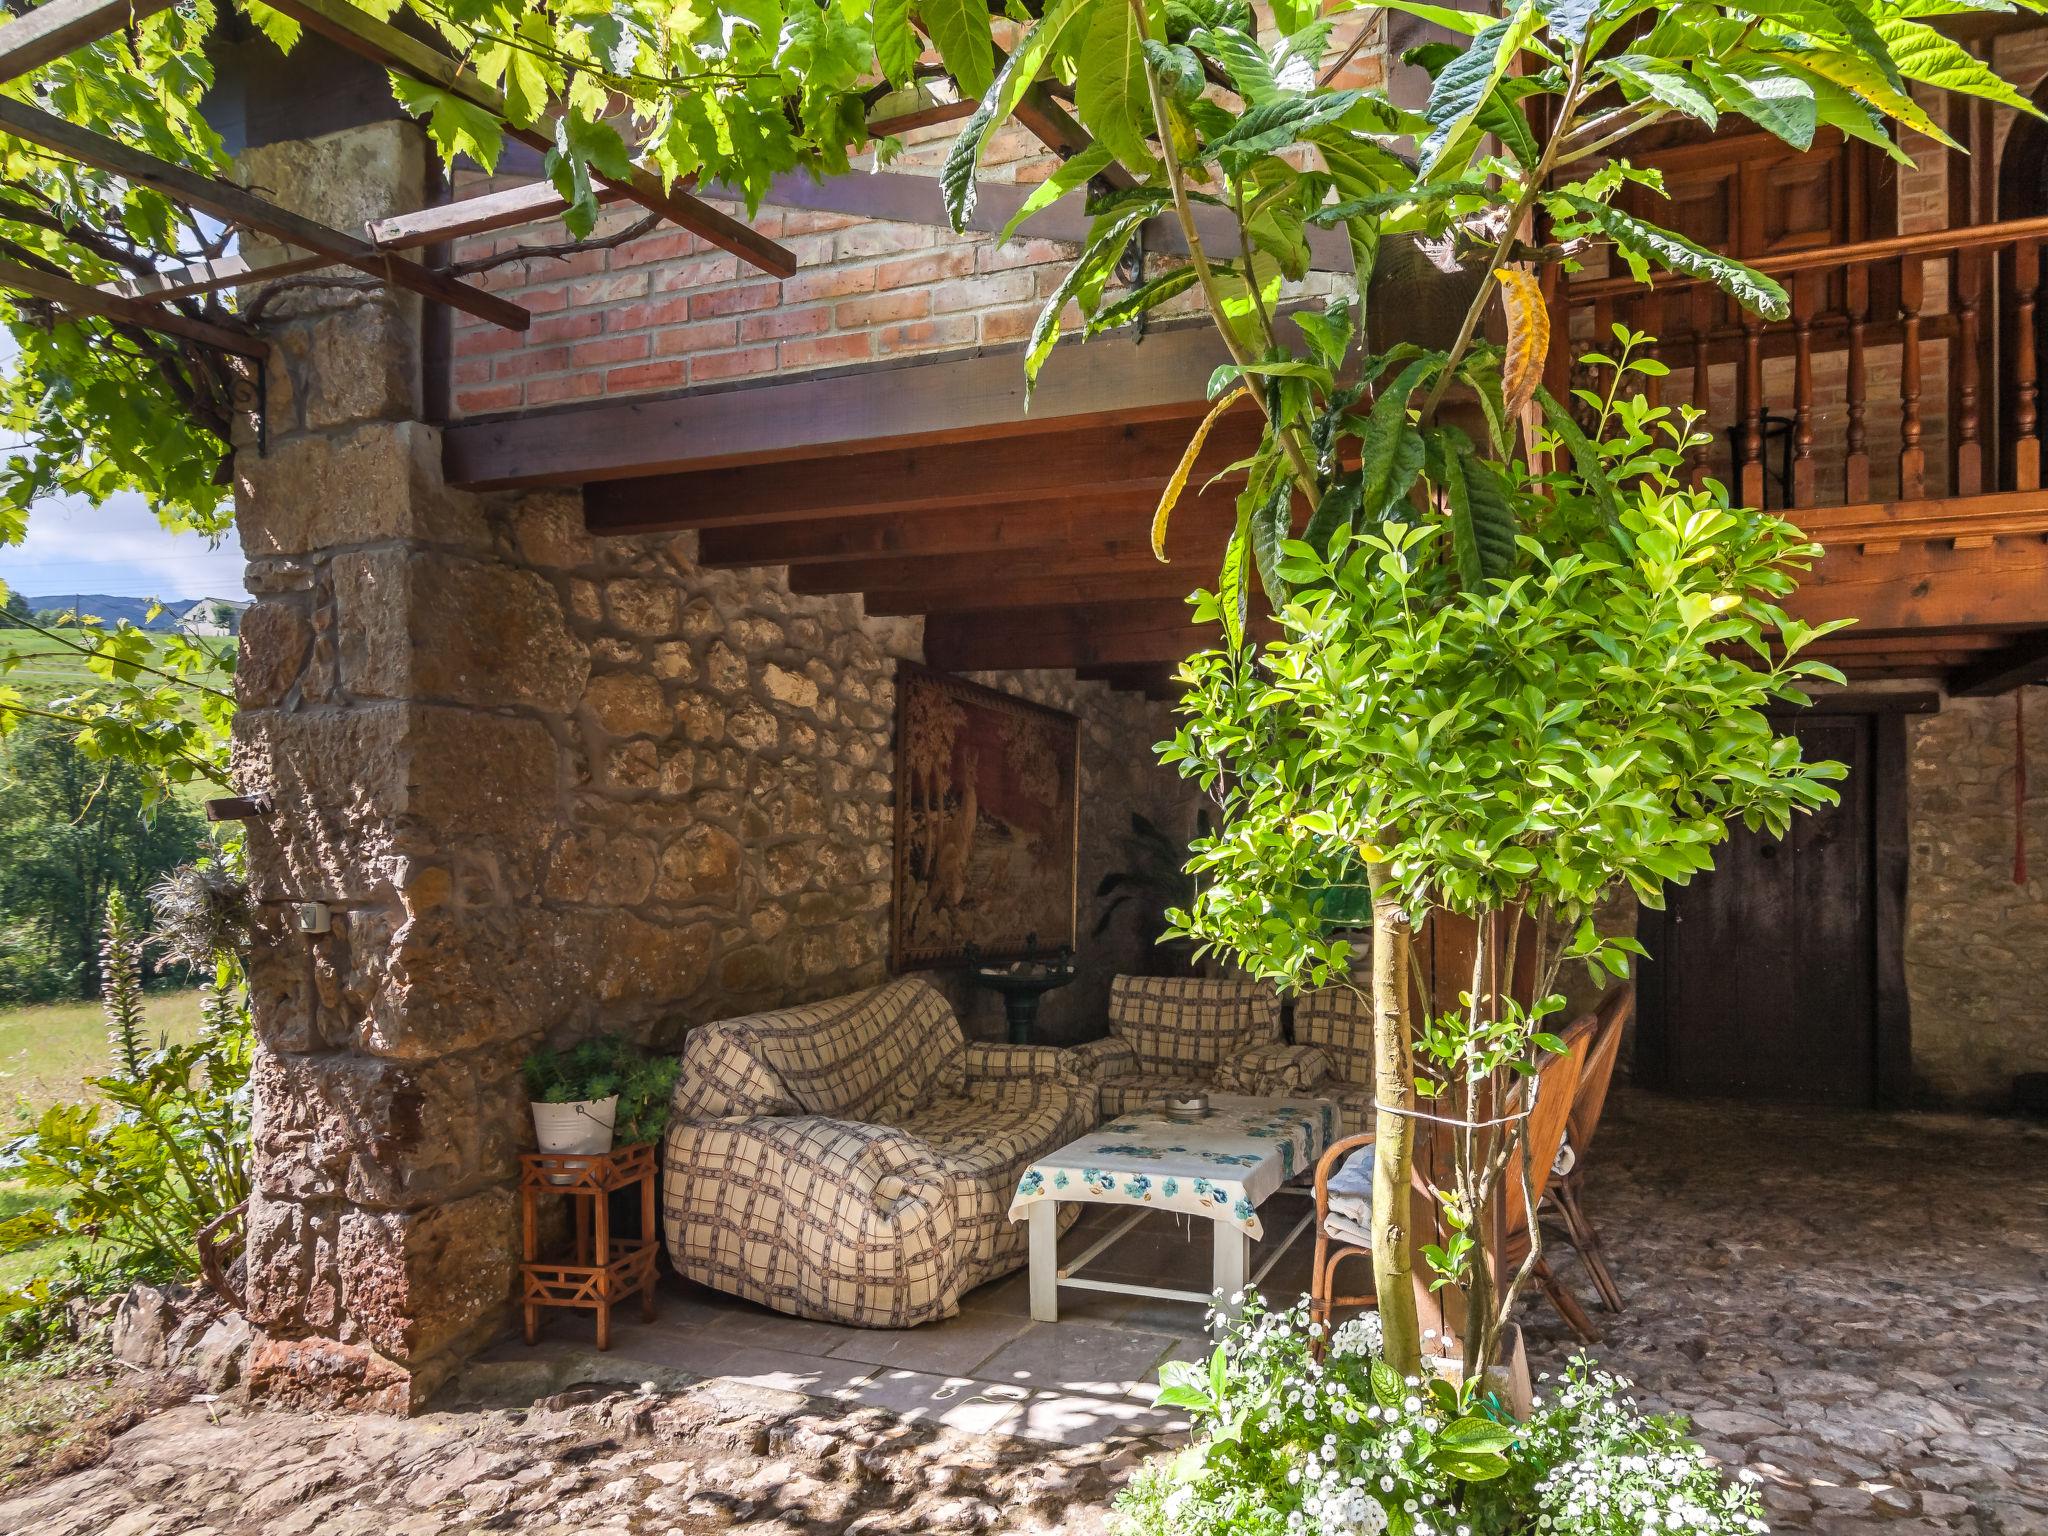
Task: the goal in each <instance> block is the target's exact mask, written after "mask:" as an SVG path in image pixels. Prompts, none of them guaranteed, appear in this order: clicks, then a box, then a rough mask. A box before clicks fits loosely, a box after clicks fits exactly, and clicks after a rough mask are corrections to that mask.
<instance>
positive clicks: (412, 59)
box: [274, 0, 796, 277]
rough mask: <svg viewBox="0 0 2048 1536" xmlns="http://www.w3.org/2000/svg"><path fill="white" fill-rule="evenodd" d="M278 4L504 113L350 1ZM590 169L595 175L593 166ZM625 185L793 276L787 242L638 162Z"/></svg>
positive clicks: (725, 244) (649, 204) (709, 236)
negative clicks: (665, 182) (669, 182)
mask: <svg viewBox="0 0 2048 1536" xmlns="http://www.w3.org/2000/svg"><path fill="white" fill-rule="evenodd" d="M274 4H275V8H276V9H277V10H280V11H283V12H284V13H285V14H286V15H287V16H290V17H292V18H293V19H294V20H296V21H298V22H299V23H301V24H302V25H304V26H306V27H309V28H311V29H312V30H313V31H315V32H318V33H319V34H320V35H321V36H322V37H325V38H327V39H328V40H329V41H330V42H334V43H338V44H340V45H341V46H342V47H344V48H346V49H348V50H349V51H350V52H352V53H359V54H361V55H363V56H364V57H365V58H368V59H371V60H373V61H374V62H376V63H378V64H382V65H384V66H385V67H387V68H390V69H396V70H398V71H399V72H400V73H401V74H407V75H411V76H413V77H414V78H416V79H419V80H423V81H425V82H426V83H428V84H429V85H438V86H440V87H441V88H442V89H443V90H446V91H452V92H454V93H455V94H456V95H458V96H460V97H462V99H463V100H465V101H467V102H470V103H471V104H472V105H475V106H479V107H482V108H483V109H484V110H485V111H486V112H489V113H492V114H494V115H495V116H497V117H500V118H503V117H504V116H505V98H504V95H503V93H501V92H499V91H498V90H496V89H494V88H493V87H491V86H488V85H486V84H484V82H483V81H481V80H479V79H478V78H477V77H476V76H475V75H474V74H472V73H471V72H470V71H469V70H467V69H465V68H463V67H462V65H461V64H460V63H458V62H457V61H456V60H454V59H452V58H450V57H449V56H448V55H447V54H445V53H442V52H441V51H440V50H439V49H437V48H434V47H431V46H429V45H428V44H426V43H423V42H421V41H419V40H418V39H417V38H414V37H410V36H408V35H407V34H406V33H404V32H401V31H400V30H399V29H398V28H397V27H394V26H392V25H391V24H390V23H389V22H384V21H378V20H377V19H376V18H375V17H372V16H369V15H367V14H365V13H364V12H363V11H361V10H359V9H357V8H356V7H355V6H353V5H350V4H349V3H348V0H274ZM505 131H506V133H507V134H509V135H510V136H511V137H512V138H514V139H517V140H518V141H519V142H520V143H522V144H525V145H528V146H530V147H532V148H534V149H538V150H541V151H543V152H545V151H547V150H549V149H552V148H553V147H554V146H553V144H552V143H551V142H550V140H549V138H548V136H547V135H546V134H544V133H541V132H539V131H537V130H535V129H532V128H520V127H517V126H515V125H513V124H512V123H510V122H507V123H506V125H505ZM592 174H593V176H595V175H596V172H595V171H593V172H592ZM599 179H604V180H608V179H609V178H599ZM620 185H621V186H622V188H623V190H624V192H625V195H626V196H627V197H629V198H631V199H632V200H633V201H634V202H636V203H638V204H639V205H640V206H641V207H643V208H645V209H647V210H648V211H649V212H650V213H658V214H660V215H661V216H662V217H663V218H665V219H667V220H668V221H669V222H670V223H672V224H674V225H676V226H677V227H678V228H679V229H687V230H688V231H689V232H690V233H691V234H693V235H696V236H698V237H700V238H701V239H704V240H708V241H710V242H711V244H713V245H715V246H718V247H719V248H720V249H722V250H727V251H731V252H732V253H733V254H734V255H736V256H738V257H739V258H740V259H741V260H742V261H745V262H747V263H748V264H750V265H752V266H756V267H759V268H761V269H762V270H763V271H765V272H772V273H774V274H775V275H776V276H777V277H789V276H791V275H793V274H794V273H795V272H796V257H795V255H794V254H793V253H792V252H791V251H790V249H789V248H788V247H787V246H785V245H781V244H778V243H777V242H776V241H773V240H770V239H769V238H768V237H767V236H766V235H764V234H761V233H760V232H759V231H758V230H754V229H750V228H749V227H748V226H747V225H745V224H743V223H741V222H740V221H739V220H738V219H735V218H733V217H732V216H731V215H729V214H725V213H721V212H720V211H719V210H718V209H716V208H713V207H712V206H711V205H710V204H709V203H706V202H704V201H702V200H701V199H699V198H695V197H692V196H690V195H689V193H687V192H686V191H684V190H683V188H682V187H681V186H680V185H678V186H676V187H674V188H666V187H663V186H662V184H661V178H660V177H659V176H657V175H655V174H654V172H652V171H650V170H647V169H646V168H645V167H643V166H638V165H636V166H634V167H633V172H632V175H630V176H629V177H627V178H626V179H625V180H624V182H623V183H621V184H620Z"/></svg>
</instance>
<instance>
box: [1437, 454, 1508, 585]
mask: <svg viewBox="0 0 2048 1536" xmlns="http://www.w3.org/2000/svg"><path fill="white" fill-rule="evenodd" d="M1445 435H1446V436H1448V435H1449V434H1445ZM1463 437H1464V435H1463V434H1462V433H1459V434H1457V438H1456V440H1454V441H1451V442H1449V443H1447V444H1446V451H1445V453H1444V455H1443V471H1444V484H1443V491H1444V500H1445V501H1446V503H1448V505H1449V507H1450V513H1451V553H1452V556H1453V558H1455V559H1456V561H1457V562H1458V580H1459V581H1460V582H1461V583H1463V585H1464V588H1465V590H1466V591H1468V592H1478V591H1481V590H1483V589H1484V587H1485V584H1486V583H1487V582H1489V581H1505V580H1506V579H1507V578H1508V577H1509V576H1512V575H1513V574H1514V569H1515V535H1516V534H1517V533H1518V532H1519V531H1520V530H1519V529H1518V528H1517V526H1516V524H1515V510H1514V505H1513V503H1512V502H1511V501H1510V500H1509V497H1508V491H1507V485H1506V483H1505V482H1504V481H1502V480H1501V478H1500V476H1499V475H1498V474H1497V473H1495V471H1494V469H1493V467H1492V466H1491V465H1490V464H1487V463H1485V462H1484V461H1483V460H1481V459H1479V458H1477V457H1475V456H1474V455H1473V452H1472V445H1471V444H1470V443H1469V442H1467V441H1464V440H1463Z"/></svg>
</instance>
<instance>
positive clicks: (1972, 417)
mask: <svg viewBox="0 0 2048 1536" xmlns="http://www.w3.org/2000/svg"><path fill="white" fill-rule="evenodd" d="M1983 256H1984V253H1983V252H1982V251H1958V252H1957V253H1956V258H1955V261H1954V262H1953V263H1952V264H1951V266H1950V277H1949V280H1950V282H1951V283H1953V284H1954V285H1955V297H1956V350H1955V353H1954V355H1953V356H1952V358H1951V360H1950V368H1949V372H1950V373H1951V374H1952V375H1953V376H1954V378H1955V381H1956V448H1955V479H1954V481H1953V483H1952V484H1951V485H1950V486H1949V494H1951V495H1954V496H1975V495H1976V494H1977V493H1978V492H1979V491H1981V490H1983V489H1984V444H1983V442H1982V441H1981V436H1982V434H1981V432H1980V427H1981V426H1982V423H1981V421H1980V420H1979V416H1980V414H1981V413H1980V411H1979V408H1978V403H1977V380H1978V377H1979V374H1980V371H1981V369H1982V367H1983V360H1982V359H1981V358H1980V357H1979V356H1978V355H1977V352H1978V337H1977V326H1978V316H1979V311H1980V307H1981V302H1982V297H1983V291H1984V267H1983Z"/></svg>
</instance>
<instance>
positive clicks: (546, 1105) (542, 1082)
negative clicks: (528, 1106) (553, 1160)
mask: <svg viewBox="0 0 2048 1536" xmlns="http://www.w3.org/2000/svg"><path fill="white" fill-rule="evenodd" d="M678 1066H679V1063H678V1061H677V1059H676V1058H675V1057H674V1056H672V1055H666V1054H662V1055H657V1054H651V1053H649V1052H647V1051H644V1050H642V1049H640V1048H639V1047H638V1046H635V1045H633V1044H632V1043H631V1042H630V1041H627V1040H624V1039H621V1038H620V1037H619V1036H617V1035H599V1036H597V1037H596V1038H595V1039H591V1040H584V1041H581V1042H579V1043H577V1044H575V1045H572V1046H569V1047H566V1048H564V1049H561V1050H541V1051H536V1052H535V1053H534V1054H533V1055H531V1056H529V1057H527V1059H526V1066H525V1072H526V1092H527V1096H528V1097H529V1098H530V1099H531V1100H532V1103H533V1133H534V1138H535V1140H536V1141H537V1142H538V1144H539V1146H540V1150H541V1151H543V1152H562V1153H574V1154H581V1155H592V1154H597V1153H603V1152H609V1151H610V1150H611V1149H612V1146H613V1143H614V1142H617V1143H618V1144H619V1145H622V1146H629V1147H630V1146H634V1145H637V1144H638V1143H640V1142H644V1141H654V1140H656V1139H657V1138H659V1137H660V1135H661V1132H662V1129H663V1127H664V1126H665V1125H666V1124H667V1123H668V1103H669V1095H670V1093H671V1091H672V1090H673V1089H674V1087H675V1081H676V1071H677V1068H678Z"/></svg>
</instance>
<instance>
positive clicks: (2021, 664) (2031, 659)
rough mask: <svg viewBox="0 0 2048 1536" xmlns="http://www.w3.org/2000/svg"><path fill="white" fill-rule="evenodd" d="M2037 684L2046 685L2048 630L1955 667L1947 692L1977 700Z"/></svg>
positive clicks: (2047, 673)
mask: <svg viewBox="0 0 2048 1536" xmlns="http://www.w3.org/2000/svg"><path fill="white" fill-rule="evenodd" d="M2039 682H2048V629H2037V630H2034V631H2033V632H2032V633H2030V634H2026V635H2022V636H2021V637H2020V638H2019V639H2017V640H2015V641H2014V642H2013V643H2012V644H2011V645H2008V646H2006V647H2005V648H2004V649H2003V650H1998V651H1993V652H1992V653H1991V654H1990V655H1988V656H1985V657H1982V658H1981V659H1978V660H1973V661H1970V662H1968V663H1966V664H1965V665H1963V666H1960V667H1958V668H1956V670H1955V671H1954V672H1952V673H1950V674H1949V680H1948V691H1949V692H1950V693H1952V694H1955V695H1956V696H1957V697H1958V698H1977V697H1982V696H1984V695H1986V694H1993V693H2010V692H2011V691H2012V690H2013V689H2015V688H2023V687H2025V686H2026V685H2027V684H2029V683H2039Z"/></svg>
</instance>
